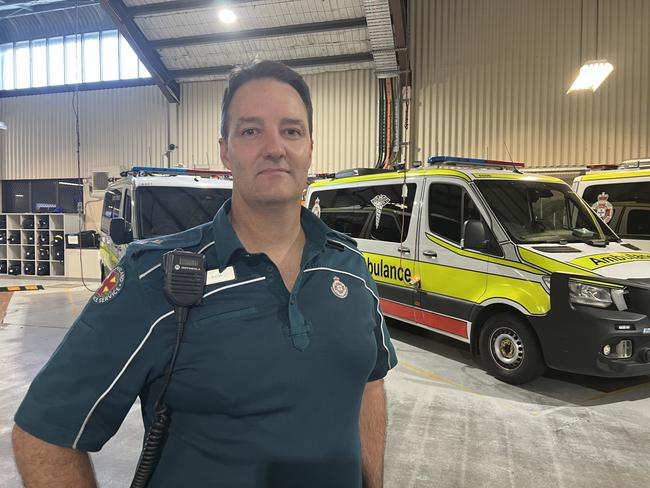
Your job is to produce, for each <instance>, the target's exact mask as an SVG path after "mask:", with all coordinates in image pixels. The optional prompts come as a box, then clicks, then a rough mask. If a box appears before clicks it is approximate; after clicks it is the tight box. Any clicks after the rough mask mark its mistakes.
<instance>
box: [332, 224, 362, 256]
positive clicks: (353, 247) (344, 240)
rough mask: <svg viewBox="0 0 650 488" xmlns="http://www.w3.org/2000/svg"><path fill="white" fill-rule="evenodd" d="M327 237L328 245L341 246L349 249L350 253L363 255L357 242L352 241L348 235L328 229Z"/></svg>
mask: <svg viewBox="0 0 650 488" xmlns="http://www.w3.org/2000/svg"><path fill="white" fill-rule="evenodd" d="M325 237H326V239H327V243H328V244H329V245H330V246H337V245H338V246H341V247H342V248H344V249H347V250H349V251H352V252H355V253H357V254H359V255H361V251H359V248H358V247H357V241H355V240H354V239H352V237H350V236H349V235H347V234H344V233H342V232H339V231H336V230H334V229H331V228H329V227H328V228H327V232H326V233H325Z"/></svg>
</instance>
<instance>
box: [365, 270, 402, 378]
mask: <svg viewBox="0 0 650 488" xmlns="http://www.w3.org/2000/svg"><path fill="white" fill-rule="evenodd" d="M363 271H364V273H363V277H364V280H365V281H366V284H367V286H368V288H370V290H371V293H372V295H373V304H374V305H375V306H376V309H375V310H373V311H372V313H374V315H375V320H376V325H375V341H376V343H377V361H376V362H375V367H374V369H373V370H372V372H371V373H370V376H369V377H368V381H375V380H380V379H382V378H384V377H385V376H386V375H387V374H388V372H389V371H390V370H391V369H393V368H394V367H395V366H396V365H397V355H396V354H395V348H394V347H393V343H392V341H391V340H390V334H389V333H388V327H387V326H386V320H385V319H384V314H383V313H382V311H381V303H380V301H379V293H378V291H377V285H376V284H375V280H373V279H372V277H371V276H370V273H368V269H367V268H366V267H365V266H364V267H363Z"/></svg>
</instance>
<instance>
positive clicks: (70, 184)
mask: <svg viewBox="0 0 650 488" xmlns="http://www.w3.org/2000/svg"><path fill="white" fill-rule="evenodd" d="M59 185H67V186H83V185H82V184H81V183H68V182H67V181H59Z"/></svg>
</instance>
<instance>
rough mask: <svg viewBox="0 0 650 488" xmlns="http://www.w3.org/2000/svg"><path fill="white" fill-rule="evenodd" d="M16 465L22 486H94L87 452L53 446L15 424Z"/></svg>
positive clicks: (90, 487) (13, 441) (95, 484)
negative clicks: (21, 479)
mask: <svg viewBox="0 0 650 488" xmlns="http://www.w3.org/2000/svg"><path fill="white" fill-rule="evenodd" d="M11 440H12V443H13V447H14V457H15V458H16V466H18V471H19V472H20V475H21V476H22V478H23V483H24V484H25V488H41V487H47V488H96V487H97V482H96V481H95V473H94V472H93V466H92V464H91V462H90V457H89V456H88V453H86V452H84V451H79V450H77V449H68V448H66V447H60V446H55V445H54V444H50V443H48V442H45V441H42V440H40V439H39V438H37V437H34V436H33V435H31V434H28V433H27V432H25V431H24V430H23V429H21V428H20V427H18V426H17V425H14V430H13V432H12V435H11Z"/></svg>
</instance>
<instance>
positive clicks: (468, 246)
mask: <svg viewBox="0 0 650 488" xmlns="http://www.w3.org/2000/svg"><path fill="white" fill-rule="evenodd" d="M521 166H522V165H519V164H518V163H507V162H498V161H487V160H479V159H469V158H456V157H445V156H442V157H431V158H430V159H429V165H428V166H427V167H423V168H418V169H412V170H408V171H392V170H371V169H366V170H352V171H348V172H342V173H339V174H337V176H336V177H335V178H332V179H328V180H323V181H318V182H315V183H313V184H312V185H311V186H310V187H309V191H308V194H307V206H308V208H310V209H311V210H312V211H313V212H314V213H315V214H317V215H319V216H320V218H321V219H322V220H323V221H324V222H325V223H326V224H327V225H329V226H330V227H332V228H333V229H335V230H338V231H339V232H341V233H343V234H345V235H347V236H349V237H351V238H354V239H355V240H356V241H357V243H358V247H359V249H360V250H361V251H362V253H363V256H364V259H365V261H366V265H367V267H368V270H369V272H370V274H371V275H372V277H373V278H374V279H375V281H376V282H377V286H378V289H379V295H380V299H381V306H382V309H383V312H384V314H385V315H386V316H388V317H392V318H395V319H399V320H401V321H404V322H408V323H410V324H413V325H416V326H420V327H423V328H426V329H430V330H433V331H435V332H437V333H439V334H443V335H445V336H449V337H452V338H454V339H458V340H459V341H462V342H465V343H468V344H469V345H470V348H471V351H472V352H473V353H474V354H475V355H477V356H479V357H480V360H481V362H482V363H483V365H484V367H485V368H486V370H487V371H488V372H489V373H491V374H492V375H494V376H495V377H496V378H499V379H500V380H502V381H505V382H508V383H512V384H521V383H525V382H528V381H531V380H533V379H535V378H537V377H538V376H540V375H541V374H542V373H543V372H544V371H545V368H546V367H550V368H554V369H558V370H564V371H571V372H575V373H583V374H589V375H596V376H607V377H627V376H640V375H648V374H650V319H649V318H648V316H649V315H650V253H647V252H642V251H640V250H639V249H638V248H637V247H636V246H634V245H632V244H629V243H627V242H626V241H624V240H622V239H620V238H619V237H618V236H617V235H616V233H614V231H613V230H612V229H611V228H610V227H609V226H608V225H607V224H605V223H604V222H602V221H601V220H600V219H598V217H597V216H596V214H595V213H594V212H593V211H592V209H591V208H590V207H589V206H588V205H587V204H586V203H585V202H584V201H583V200H582V199H581V198H579V197H578V196H577V195H576V194H575V193H574V192H573V191H572V190H571V188H570V187H569V186H568V185H567V184H566V183H564V182H563V181H562V180H559V179H556V178H553V177H549V176H541V175H532V174H525V173H522V172H521Z"/></svg>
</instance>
